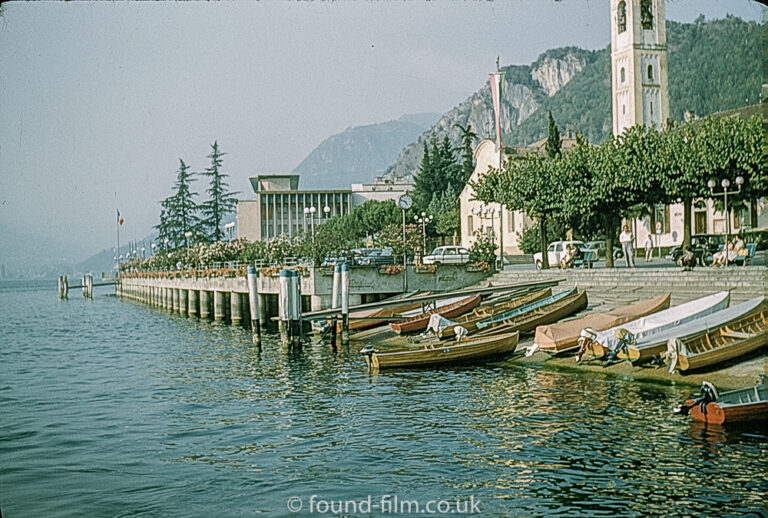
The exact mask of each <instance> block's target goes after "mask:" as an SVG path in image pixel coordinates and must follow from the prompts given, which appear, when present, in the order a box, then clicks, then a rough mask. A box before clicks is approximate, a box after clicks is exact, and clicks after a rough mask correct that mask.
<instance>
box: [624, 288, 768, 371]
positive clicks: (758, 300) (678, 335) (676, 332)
mask: <svg viewBox="0 0 768 518" xmlns="http://www.w3.org/2000/svg"><path fill="white" fill-rule="evenodd" d="M766 304H768V302H766V297H765V296H760V297H755V298H753V299H750V300H747V301H745V302H742V303H740V304H736V305H735V306H731V307H730V308H727V309H722V310H720V311H717V312H715V313H712V314H711V315H707V316H704V317H701V318H697V319H695V320H691V321H689V322H687V323H685V324H683V325H680V326H677V327H672V328H669V329H665V330H664V331H663V332H661V333H656V334H652V335H650V336H645V337H642V338H641V339H640V340H636V343H635V344H633V345H629V346H628V347H627V353H626V358H627V359H629V360H630V361H631V362H633V363H642V362H645V361H648V360H650V359H651V358H653V357H654V356H658V355H660V354H661V353H663V352H665V351H666V350H667V347H668V346H667V343H668V342H669V340H671V339H674V340H680V341H682V342H683V343H685V342H688V341H690V340H692V339H693V338H695V337H697V336H700V335H708V334H709V333H710V332H712V331H716V330H718V329H720V328H721V327H724V326H729V325H730V324H732V323H734V322H738V321H739V320H742V319H744V318H745V317H748V316H749V315H751V314H755V313H760V312H762V311H765V309H766ZM673 309H674V308H673ZM723 338H725V337H723ZM704 340H705V341H706V338H704ZM710 340H711V337H710Z"/></svg>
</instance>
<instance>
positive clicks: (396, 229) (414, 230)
mask: <svg viewBox="0 0 768 518" xmlns="http://www.w3.org/2000/svg"><path fill="white" fill-rule="evenodd" d="M376 243H377V245H378V246H381V247H388V246H389V247H392V251H393V254H394V255H395V257H402V256H403V253H405V254H406V255H407V256H408V257H413V256H414V255H415V254H416V251H417V250H419V249H421V228H420V227H419V226H418V225H414V224H413V223H409V224H407V225H406V226H405V241H403V225H402V223H401V224H399V225H396V224H392V225H387V226H386V227H384V228H383V229H381V231H380V232H379V234H378V236H377V238H376Z"/></svg>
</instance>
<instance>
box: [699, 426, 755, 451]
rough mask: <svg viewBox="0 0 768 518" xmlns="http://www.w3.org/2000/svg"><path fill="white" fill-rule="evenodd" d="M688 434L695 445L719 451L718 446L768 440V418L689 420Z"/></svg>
mask: <svg viewBox="0 0 768 518" xmlns="http://www.w3.org/2000/svg"><path fill="white" fill-rule="evenodd" d="M688 436H689V437H690V438H691V439H692V440H693V443H694V444H695V445H699V446H703V447H706V448H707V449H708V450H710V451H711V452H712V453H720V447H722V446H725V445H728V444H735V443H742V442H748V441H758V442H765V441H768V420H766V419H760V420H755V421H739V422H735V423H725V424H714V423H705V422H703V421H696V420H691V422H690V423H689V427H688Z"/></svg>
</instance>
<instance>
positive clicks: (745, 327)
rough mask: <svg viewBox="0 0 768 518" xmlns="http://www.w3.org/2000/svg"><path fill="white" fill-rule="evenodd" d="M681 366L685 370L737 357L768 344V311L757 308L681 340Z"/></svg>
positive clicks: (678, 355)
mask: <svg viewBox="0 0 768 518" xmlns="http://www.w3.org/2000/svg"><path fill="white" fill-rule="evenodd" d="M681 344H682V347H681V350H679V351H677V368H678V369H680V371H682V372H685V371H688V370H694V369H701V368H703V367H709V366H711V365H715V364H717V363H721V362H724V361H726V360H731V359H733V358H737V357H739V356H741V355H744V354H747V353H750V352H752V351H754V350H757V349H759V348H760V347H764V346H766V345H768V311H766V308H765V307H763V310H762V311H755V312H753V313H750V314H749V315H746V316H745V317H743V318H740V319H739V320H736V321H733V322H731V323H730V324H728V325H725V326H723V327H721V328H719V329H715V330H713V331H710V332H708V333H702V334H700V335H697V336H694V337H691V338H689V339H685V340H679V341H678V342H677V346H678V347H680V345H681Z"/></svg>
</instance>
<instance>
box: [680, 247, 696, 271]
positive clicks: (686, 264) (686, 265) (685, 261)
mask: <svg viewBox="0 0 768 518" xmlns="http://www.w3.org/2000/svg"><path fill="white" fill-rule="evenodd" d="M677 265H678V266H682V267H683V271H684V272H690V271H691V270H693V268H694V266H696V256H695V255H694V253H693V251H691V247H690V246H686V247H685V251H684V252H683V255H681V256H680V259H678V260H677Z"/></svg>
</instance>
